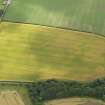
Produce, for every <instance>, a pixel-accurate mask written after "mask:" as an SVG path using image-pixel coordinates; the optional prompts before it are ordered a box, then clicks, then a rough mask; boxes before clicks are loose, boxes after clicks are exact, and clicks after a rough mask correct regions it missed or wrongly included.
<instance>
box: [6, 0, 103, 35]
mask: <svg viewBox="0 0 105 105" xmlns="http://www.w3.org/2000/svg"><path fill="white" fill-rule="evenodd" d="M23 8H24V9H25V10H24V9H23ZM104 10H105V0H30V1H28V0H27V1H26V0H12V4H11V5H10V6H9V8H8V10H7V12H6V15H5V17H4V20H8V21H12V22H22V23H32V24H40V25H46V26H53V27H61V28H67V29H71V28H72V29H76V30H79V31H87V32H93V33H97V34H102V35H105V11H104Z"/></svg>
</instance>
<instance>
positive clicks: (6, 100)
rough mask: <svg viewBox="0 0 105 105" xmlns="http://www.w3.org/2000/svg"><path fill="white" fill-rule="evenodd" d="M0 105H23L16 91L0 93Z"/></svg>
mask: <svg viewBox="0 0 105 105" xmlns="http://www.w3.org/2000/svg"><path fill="white" fill-rule="evenodd" d="M0 105H25V104H24V102H23V100H22V98H21V96H20V95H19V94H18V93H17V92H16V91H3V92H1V93H0Z"/></svg>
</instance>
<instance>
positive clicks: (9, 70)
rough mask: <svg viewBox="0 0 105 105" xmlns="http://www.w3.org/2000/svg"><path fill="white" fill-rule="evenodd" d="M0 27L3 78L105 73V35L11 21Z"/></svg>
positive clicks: (85, 76)
mask: <svg viewBox="0 0 105 105" xmlns="http://www.w3.org/2000/svg"><path fill="white" fill-rule="evenodd" d="M0 30H1V31H0V46H1V47H0V49H1V51H0V68H1V69H0V79H1V80H24V81H35V80H40V79H51V78H56V79H73V80H92V79H96V78H98V77H103V76H104V73H105V38H104V37H98V36H96V35H94V34H89V33H82V32H76V31H70V30H63V29H57V28H50V27H41V26H37V25H36V26H35V25H25V24H15V23H9V22H8V23H7V22H2V23H1V25H0ZM11 75H12V76H11Z"/></svg>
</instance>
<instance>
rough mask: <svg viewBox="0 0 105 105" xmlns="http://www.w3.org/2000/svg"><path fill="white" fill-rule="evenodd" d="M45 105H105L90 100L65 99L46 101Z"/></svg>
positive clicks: (104, 104)
mask: <svg viewBox="0 0 105 105" xmlns="http://www.w3.org/2000/svg"><path fill="white" fill-rule="evenodd" d="M45 105H105V103H104V102H102V101H99V100H95V99H90V98H67V99H59V100H52V101H48V102H45Z"/></svg>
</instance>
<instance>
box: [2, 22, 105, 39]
mask: <svg viewBox="0 0 105 105" xmlns="http://www.w3.org/2000/svg"><path fill="white" fill-rule="evenodd" d="M2 22H8V23H14V24H25V25H33V26H35V25H36V26H41V27H48V28H55V29H61V30H68V31H74V32H80V33H87V34H93V35H94V37H96V38H104V39H105V35H102V34H98V33H94V32H89V31H80V30H78V29H73V28H66V27H55V26H48V25H41V24H32V23H24V22H16V21H8V20H2ZM93 35H92V36H93ZM89 36H90V35H89Z"/></svg>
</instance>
